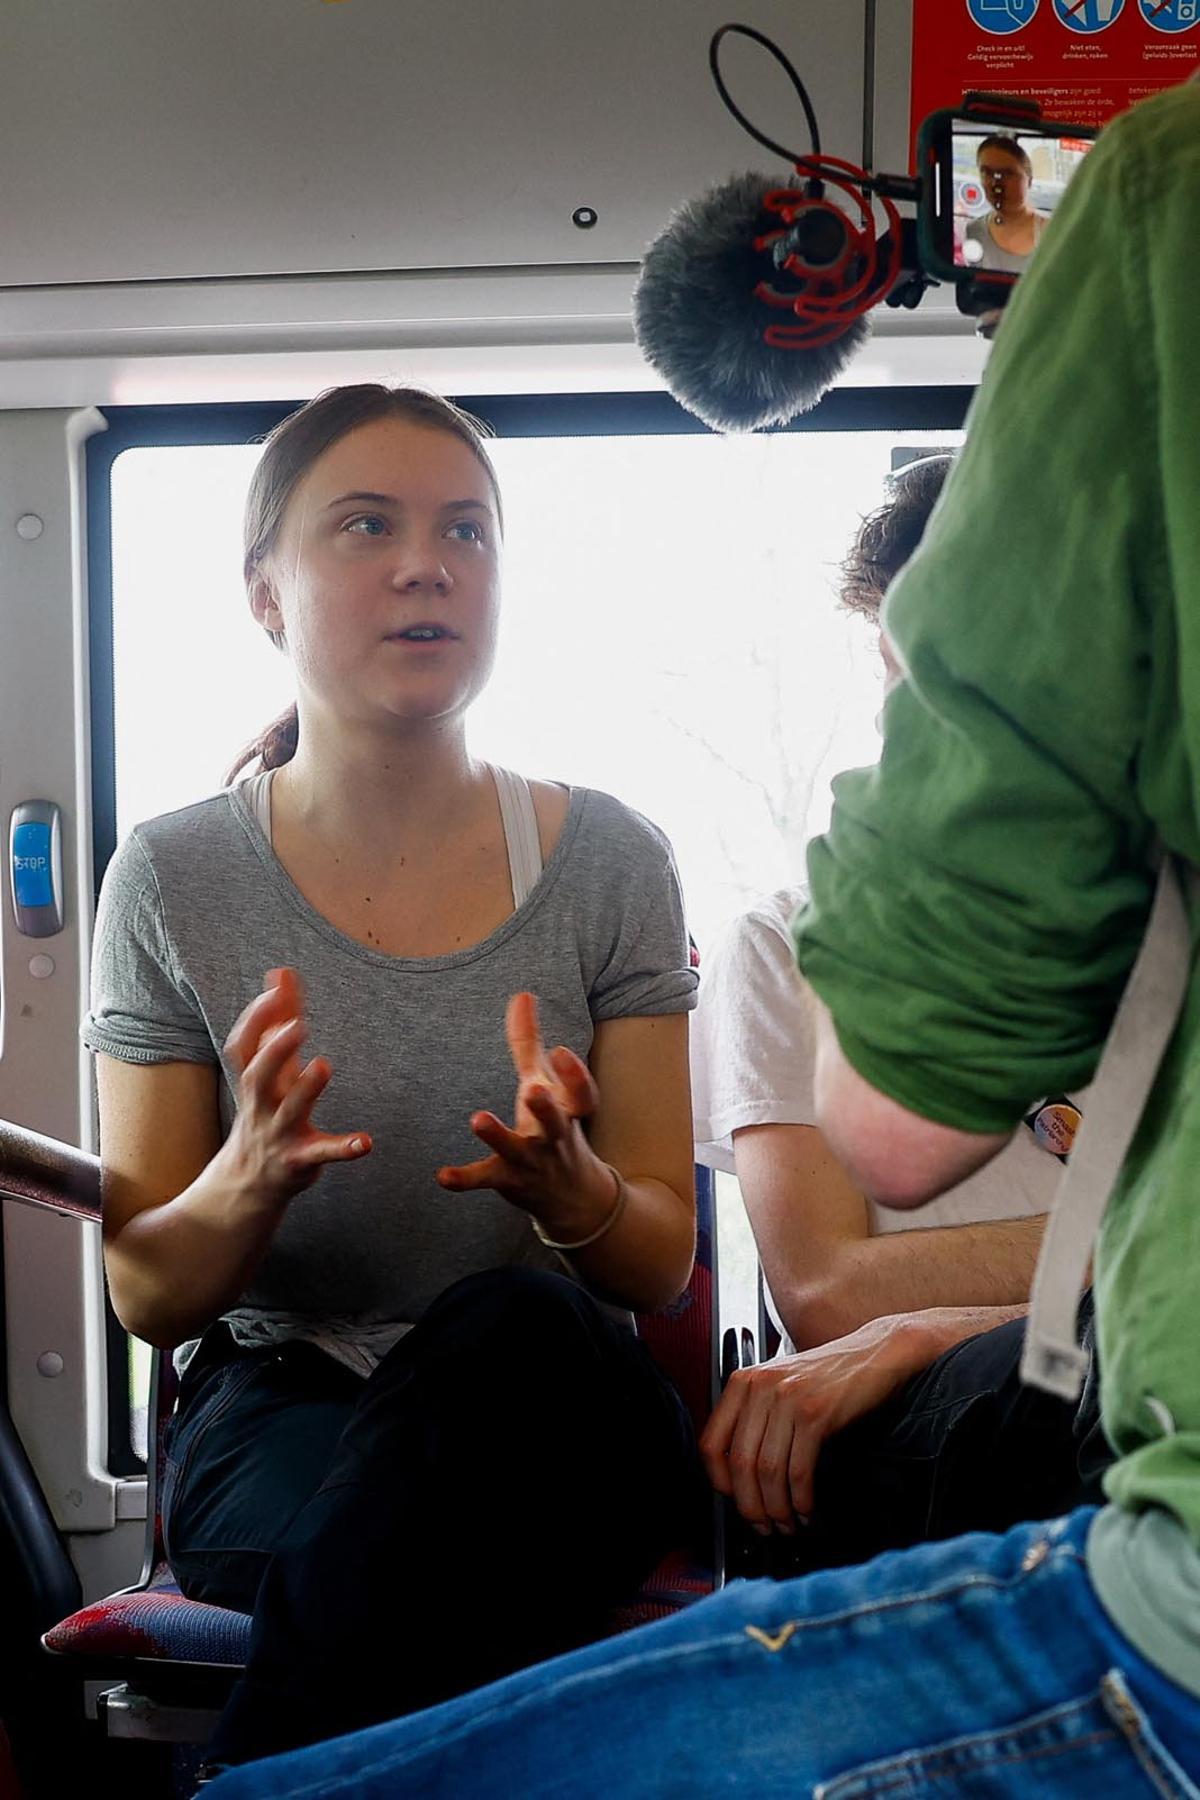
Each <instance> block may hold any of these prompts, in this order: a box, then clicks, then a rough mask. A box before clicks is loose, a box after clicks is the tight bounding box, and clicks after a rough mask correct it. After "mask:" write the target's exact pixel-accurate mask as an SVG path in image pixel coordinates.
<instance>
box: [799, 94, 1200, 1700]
mask: <svg viewBox="0 0 1200 1800" xmlns="http://www.w3.org/2000/svg"><path fill="white" fill-rule="evenodd" d="M1197 216H1200V87H1197V86H1188V87H1182V88H1176V89H1173V90H1171V91H1170V92H1169V93H1166V94H1163V95H1160V96H1159V97H1157V98H1156V99H1153V100H1150V101H1147V102H1145V103H1143V104H1142V105H1140V106H1138V107H1136V108H1135V109H1134V110H1133V111H1132V112H1129V113H1126V114H1125V115H1123V116H1122V117H1121V118H1120V119H1118V120H1117V121H1116V122H1115V123H1114V124H1113V125H1112V126H1111V127H1110V128H1109V129H1108V130H1107V131H1105V133H1104V134H1103V136H1102V138H1101V139H1100V142H1099V143H1098V144H1097V146H1096V148H1095V149H1094V150H1093V151H1092V153H1091V155H1090V156H1089V157H1088V160H1087V162H1086V164H1085V166H1084V168H1083V169H1082V170H1081V172H1080V173H1079V175H1078V176H1077V177H1076V179H1075V181H1074V183H1073V184H1072V187H1071V189H1070V190H1069V192H1068V193H1067V195H1066V196H1065V197H1064V200H1063V202H1062V204H1061V206H1060V208H1059V210H1058V212H1057V214H1056V215H1055V217H1054V219H1053V221H1052V223H1051V225H1050V227H1049V228H1048V230H1047V232H1046V234H1045V237H1044V239H1043V241H1042V244H1041V246H1040V248H1039V250H1038V253H1037V260H1036V263H1035V265H1034V267H1033V269H1032V271H1031V273H1030V274H1029V276H1028V277H1026V278H1025V279H1024V280H1023V281H1022V283H1021V285H1020V289H1019V291H1018V292H1017V294H1016V295H1015V296H1014V299H1013V302H1012V304H1011V306H1010V307H1009V309H1008V314H1007V316H1006V317H1005V319H1004V321H1003V324H1002V326H1001V329H1000V331H999V333H998V335H997V340H996V346H995V349H994V351H993V354H992V357H991V361H990V363H989V366H988V369H987V373H986V377H985V379H984V382H983V384H982V387H981V389H980V392H979V395H978V396H977V399H976V402H975V405H974V407H973V409H972V413H971V417H970V421H969V428H968V440H967V446H966V449H965V450H964V452H963V455H962V458H961V460H960V463H959V465H958V467H957V469H956V470H955V472H954V474H953V476H952V477H951V480H950V482H949V483H948V485H947V487H946V490H945V492H944V493H943V496H942V499H941V501H940V503H939V505H938V507H937V510H936V511H935V513H934V516H933V519H932V520H931V522H930V525H929V528H928V531H927V533H926V537H925V540H924V543H923V545H922V548H921V550H920V552H919V553H918V555H917V557H916V558H915V560H914V561H913V563H912V564H911V565H910V566H909V568H908V569H907V570H906V571H905V573H904V575H903V576H902V577H901V578H900V579H899V581H898V582H897V583H896V584H895V585H894V587H893V589H892V591H891V592H890V593H889V595H888V599H887V604H886V610H885V615H884V616H885V622H886V626H887V630H888V632H889V634H890V636H891V638H892V639H893V641H894V643H895V644H896V646H897V649H898V651H899V653H900V658H901V660H902V662H903V664H904V666H905V669H906V671H907V674H906V679H905V680H904V681H903V682H902V683H901V684H900V685H899V686H898V687H897V689H896V690H895V691H894V692H893V694H892V695H891V696H890V698H889V700H888V702H887V706H886V709H885V715H884V717H885V743H884V750H883V756H882V760H881V762H880V764H879V766H878V768H876V769H874V770H859V771H855V772H853V773H851V774H848V775H843V776H842V777H841V778H840V779H839V781H838V782H837V784H836V787H835V794H836V806H835V810H834V816H833V823H832V825H831V828H830V831H829V833H828V834H827V836H825V837H824V838H821V839H818V840H817V841H816V842H815V843H814V844H813V845H812V846H811V848H810V853H809V875H810V884H811V894H812V899H811V904H810V906H809V907H808V909H807V910H806V911H805V912H804V913H802V914H801V915H800V917H799V919H798V920H797V922H796V946H797V956H798V959H799V962H800V965H801V967H802V968H803V970H804V973H805V975H806V976H807V977H808V979H809V981H810V982H811V983H812V985H813V987H814V988H815V989H816V990H817V992H818V993H819V994H820V995H821V997H822V999H823V1000H824V1001H825V1002H826V1004H827V1005H828V1007H829V1009H830V1011H831V1013H832V1015H833V1018H834V1020H835V1023H836V1027H837V1033H838V1038H839V1040H840V1043H841V1046H842V1049H843V1051H844V1053H845V1055H846V1057H847V1058H848V1060H849V1061H850V1062H851V1064H852V1065H853V1066H854V1068H855V1069H857V1070H858V1072H859V1073H860V1074H861V1075H862V1076H864V1077H865V1078H866V1080H868V1081H869V1082H870V1083H871V1084H872V1085H873V1086H874V1087H876V1088H878V1089H880V1090H881V1091H882V1092H883V1093H885V1094H888V1095H890V1096H891V1097H892V1098H893V1099H895V1100H897V1101H899V1102H900V1103H901V1104H902V1105H904V1106H906V1107H908V1108H910V1109H911V1110H912V1111H914V1112H917V1113H919V1114H921V1115H922V1116H924V1117H926V1118H930V1119H934V1120H938V1121H940V1122H942V1123H944V1124H947V1125H952V1126H957V1127H959V1128H962V1129H965V1130H969V1131H979V1132H991V1131H1002V1130H1006V1129H1008V1128H1010V1127H1012V1126H1014V1125H1015V1124H1016V1123H1017V1122H1018V1121H1019V1120H1020V1119H1021V1117H1022V1116H1023V1114H1024V1113H1025V1112H1026V1111H1027V1110H1028V1107H1029V1105H1030V1103H1031V1102H1033V1101H1035V1100H1036V1099H1037V1098H1039V1097H1040V1096H1041V1095H1043V1094H1046V1093H1050V1092H1065V1091H1069V1090H1074V1089H1076V1088H1079V1087H1081V1086H1083V1085H1084V1084H1085V1083H1086V1082H1087V1081H1088V1080H1089V1078H1090V1077H1091V1075H1092V1073H1093V1071H1094V1069H1095V1066H1096V1063H1097V1061H1098V1059H1099V1055H1100V1052H1101V1049H1102V1047H1103V1044H1104V1040H1105V1037H1106V1036H1107V1033H1108V1030H1109V1027H1110V1025H1111V1023H1112V1018H1113V1014H1114V1011H1115V1009H1116V1005H1117V1002H1118V1000H1119V998H1120V994H1121V991H1122V988H1123V986H1124V983H1125V980H1126V978H1127V976H1128V974H1129V971H1130V968H1131V966H1132V964H1133V961H1134V958H1135V956H1136V953H1137V950H1138V947H1139V944H1140V942H1141V938H1142V935H1143V932H1144V929H1145V924H1146V919H1147V915H1148V912H1149V908H1150V903H1151V899H1152V896H1153V888H1154V876H1153V870H1152V861H1153V857H1154V852H1155V847H1156V845H1158V844H1160V843H1161V844H1163V845H1165V846H1166V847H1167V848H1168V849H1169V850H1171V851H1173V852H1175V853H1176V854H1177V855H1179V856H1180V857H1182V858H1184V859H1186V860H1187V861H1188V862H1190V863H1192V864H1200V234H1198V232H1197V229H1196V220H1197ZM1198 1286H1200V980H1198V979H1197V976H1196V963H1195V958H1194V957H1193V968H1192V978H1191V982H1190V986H1189V993H1188V997H1187V1000H1186V1001H1185V1005H1184V1012H1183V1016H1182V1020H1181V1023H1180V1025H1179V1027H1178V1029H1177V1030H1176V1033H1175V1036H1174V1038H1173V1040H1172V1043H1171V1046H1170V1048H1169V1050H1168V1052H1167V1055H1166V1058H1165V1060H1164V1063H1163V1065H1162V1068H1161V1070H1160V1072H1159V1075H1158V1078H1157V1081H1156V1083H1155V1086H1154V1090H1153V1093H1152V1095H1151V1098H1150V1101H1149V1103H1148V1106H1147V1108H1146V1112H1145V1114H1144V1116H1143V1120H1142V1124H1141V1127H1140V1129H1139V1132H1138V1136H1137V1138H1136V1140H1135V1143H1134V1146H1133V1149H1132V1152H1131V1154H1130V1156H1129V1158H1128V1159H1127V1162H1126V1164H1125V1168H1124V1170H1123V1172H1122V1175H1121V1178H1120V1181H1119V1184H1118V1187H1117V1190H1116V1192H1115V1194H1114V1196H1113V1199H1112V1201H1111V1202H1110V1205H1109V1209H1108V1214H1107V1217H1106V1219H1105V1222H1104V1226H1103V1230H1102V1233H1101V1240H1100V1244H1099V1246H1098V1250H1097V1259H1096V1282H1095V1287H1096V1304H1097V1318H1098V1341H1099V1352H1100V1367H1101V1372H1102V1395H1103V1400H1102V1406H1103V1418H1104V1425H1105V1430H1106V1432H1107V1434H1108V1437H1109V1439H1110V1441H1111V1443H1112V1445H1113V1447H1114V1449H1115V1451H1116V1453H1117V1461H1116V1463H1115V1465H1114V1466H1113V1468H1112V1469H1111V1471H1110V1472H1109V1475H1108V1478H1107V1484H1106V1485H1107V1492H1108V1494H1109V1496H1110V1499H1111V1500H1112V1501H1113V1503H1114V1508H1115V1509H1116V1510H1114V1509H1109V1510H1108V1511H1107V1512H1106V1513H1102V1514H1101V1515H1100V1517H1099V1520H1098V1521H1097V1526H1096V1527H1094V1528H1093V1533H1092V1539H1091V1545H1092V1548H1090V1549H1089V1565H1090V1566H1091V1567H1092V1572H1093V1576H1094V1578H1095V1580H1096V1584H1097V1587H1098V1589H1099V1590H1100V1593H1101V1598H1102V1599H1104V1601H1105V1603H1106V1604H1107V1605H1108V1606H1109V1609H1110V1610H1111V1611H1113V1612H1114V1614H1115V1615H1116V1616H1117V1618H1118V1623H1120V1624H1122V1626H1123V1627H1124V1628H1125V1629H1126V1631H1127V1632H1128V1634H1129V1635H1130V1636H1131V1637H1132V1638H1133V1639H1134V1641H1135V1642H1137V1643H1138V1644H1139V1647H1140V1648H1143V1649H1144V1650H1145V1651H1146V1653H1147V1654H1150V1655H1152V1656H1153V1657H1154V1659H1155V1660H1156V1661H1158V1662H1159V1663H1160V1665H1161V1666H1164V1667H1167V1669H1168V1673H1171V1674H1173V1675H1175V1677H1176V1679H1179V1680H1182V1681H1185V1682H1186V1683H1187V1685H1189V1686H1190V1687H1192V1688H1193V1690H1194V1691H1197V1692H1200V1624H1193V1623H1192V1622H1191V1621H1192V1619H1193V1618H1197V1617H1200V1604H1198V1603H1197V1602H1198V1597H1200V1297H1198V1295H1197V1288H1198ZM1148 1515H1152V1516H1149V1517H1148ZM1122 1570H1123V1571H1124V1572H1123V1573H1122V1572H1121V1571H1122ZM1133 1570H1136V1579H1134V1577H1133V1574H1131V1571H1133ZM1163 1583H1169V1584H1170V1586H1171V1588H1172V1592H1173V1594H1174V1595H1175V1597H1176V1600H1178V1597H1179V1596H1180V1595H1181V1594H1184V1593H1186V1594H1188V1595H1190V1596H1191V1599H1190V1601H1189V1609H1188V1610H1187V1612H1186V1616H1185V1614H1184V1612H1182V1611H1181V1613H1180V1618H1179V1619H1178V1620H1177V1625H1178V1629H1177V1630H1176V1631H1175V1633H1174V1635H1173V1636H1172V1637H1171V1640H1170V1642H1169V1643H1168V1642H1167V1641H1166V1639H1165V1638H1164V1635H1163V1619H1164V1616H1166V1615H1169V1614H1170V1612H1171V1610H1172V1609H1171V1604H1169V1603H1168V1601H1167V1600H1166V1598H1165V1597H1164V1595H1163V1593H1162V1592H1161V1591H1160V1590H1161V1587H1162V1584H1163ZM1148 1584H1149V1585H1148ZM1147 1596H1149V1598H1147ZM1139 1609H1140V1611H1139ZM1135 1613H1136V1614H1137V1615H1138V1616H1137V1617H1135ZM1143 1614H1144V1615H1145V1616H1144V1617H1143V1616H1142V1615H1143Z"/></svg>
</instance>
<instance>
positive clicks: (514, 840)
mask: <svg viewBox="0 0 1200 1800" xmlns="http://www.w3.org/2000/svg"><path fill="white" fill-rule="evenodd" d="M492 779H493V781H494V782H495V783H496V796H497V798H498V800H499V801H500V817H501V820H502V821H503V824H504V838H505V842H506V843H507V845H508V873H509V879H510V880H511V882H512V895H513V906H514V908H515V907H518V906H523V905H524V904H525V902H526V900H528V898H529V896H530V894H532V892H533V890H534V888H535V887H536V886H537V884H538V882H539V881H540V880H541V876H542V846H541V841H540V839H539V838H538V828H537V814H536V813H535V812H534V810H533V795H532V794H531V792H530V791H529V783H528V782H527V781H526V779H525V777H524V776H523V775H514V774H513V772H512V770H511V769H497V768H495V767H493V768H492Z"/></svg>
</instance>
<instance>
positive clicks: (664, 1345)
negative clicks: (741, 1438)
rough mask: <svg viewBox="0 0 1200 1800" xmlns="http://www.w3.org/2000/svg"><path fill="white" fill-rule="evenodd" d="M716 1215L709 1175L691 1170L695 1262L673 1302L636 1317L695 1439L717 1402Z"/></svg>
mask: <svg viewBox="0 0 1200 1800" xmlns="http://www.w3.org/2000/svg"><path fill="white" fill-rule="evenodd" d="M716 1288H717V1233H716V1209H715V1201H714V1195H713V1175H712V1170H711V1169H705V1168H701V1167H700V1165H699V1164H697V1165H696V1261H695V1263H694V1264H693V1267H692V1273H691V1278H690V1280H689V1281H688V1284H687V1286H686V1288H684V1290H683V1292H682V1294H680V1296H679V1298H678V1300H674V1301H672V1303H671V1305H670V1306H665V1307H663V1308H662V1309H661V1311H659V1312H652V1313H639V1314H638V1315H637V1328H638V1336H639V1337H640V1338H641V1339H642V1340H643V1342H644V1343H645V1345H646V1347H647V1349H648V1350H649V1351H650V1354H651V1356H653V1358H654V1360H655V1362H656V1363H657V1364H658V1366H659V1368H660V1369H661V1370H662V1372H663V1374H664V1375H666V1376H667V1377H668V1378H669V1379H670V1380H671V1381H672V1382H673V1383H674V1385H675V1388H676V1391H677V1392H678V1394H679V1395H680V1397H681V1399H682V1400H683V1402H684V1404H685V1406H686V1407H687V1409H688V1412H689V1414H690V1415H691V1420H692V1424H693V1426H694V1427H695V1431H696V1435H697V1437H699V1435H700V1433H701V1432H702V1431H703V1429H704V1426H705V1424H706V1422H707V1420H708V1416H709V1414H710V1413H711V1412H712V1409H713V1405H714V1403H715V1400H716V1396H717V1380H718V1369H717V1345H716V1332H715V1330H714V1312H715V1303H716Z"/></svg>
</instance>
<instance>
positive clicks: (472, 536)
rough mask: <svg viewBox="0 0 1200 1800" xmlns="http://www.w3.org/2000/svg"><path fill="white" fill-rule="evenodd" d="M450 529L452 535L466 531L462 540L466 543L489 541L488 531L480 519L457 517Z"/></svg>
mask: <svg viewBox="0 0 1200 1800" xmlns="http://www.w3.org/2000/svg"><path fill="white" fill-rule="evenodd" d="M449 529H450V535H453V534H454V533H456V532H462V533H464V534H465V535H464V537H463V540H462V541H463V543H464V544H485V543H486V542H487V533H486V532H485V531H484V528H483V526H482V525H481V524H480V523H479V520H478V519H457V520H455V522H454V524H453V525H451V526H450V528H449Z"/></svg>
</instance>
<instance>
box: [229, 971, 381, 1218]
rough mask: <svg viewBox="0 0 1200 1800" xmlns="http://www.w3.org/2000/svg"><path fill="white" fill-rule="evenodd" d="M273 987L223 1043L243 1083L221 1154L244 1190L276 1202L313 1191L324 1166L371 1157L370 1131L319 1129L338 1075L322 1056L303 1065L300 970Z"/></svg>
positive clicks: (272, 979) (270, 978) (278, 974)
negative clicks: (319, 1114) (316, 1119)
mask: <svg viewBox="0 0 1200 1800" xmlns="http://www.w3.org/2000/svg"><path fill="white" fill-rule="evenodd" d="M266 979H267V986H266V988H265V990H264V991H263V992H262V993H261V994H259V996H258V998H257V999H256V1000H252V1001H251V1002H250V1005H249V1006H248V1007H247V1008H246V1010H245V1011H244V1012H243V1013H242V1015H241V1017H240V1018H239V1019H238V1021H237V1024H236V1025H235V1026H234V1028H233V1030H232V1031H231V1032H230V1034H229V1036H228V1038H227V1039H226V1041H225V1051H226V1054H227V1055H228V1057H229V1059H230V1061H231V1062H232V1063H233V1065H234V1067H235V1068H236V1069H237V1070H238V1073H239V1075H240V1077H241V1079H240V1080H239V1082H238V1092H237V1103H238V1110H237V1116H236V1118H235V1119H234V1122H233V1127H232V1129H231V1131H230V1134H229V1137H228V1139H227V1141H226V1144H225V1146H224V1150H223V1155H224V1156H225V1157H226V1158H227V1159H228V1161H229V1162H230V1163H231V1164H232V1166H233V1172H234V1175H235V1179H236V1181H237V1183H238V1186H239V1188H240V1189H241V1190H242V1191H243V1192H246V1193H247V1194H250V1195H253V1196H254V1197H255V1198H256V1199H263V1200H266V1201H268V1202H270V1203H272V1204H275V1205H278V1204H280V1203H285V1204H286V1202H287V1201H289V1200H292V1199H294V1198H295V1196H296V1195H297V1194H300V1193H303V1191H304V1190H305V1188H309V1187H311V1186H312V1185H313V1183H314V1182H315V1181H316V1179H317V1177H318V1176H319V1175H320V1173H321V1170H322V1169H323V1168H324V1167H325V1165H326V1163H331V1162H353V1161H354V1160H356V1159H357V1158H358V1157H360V1156H366V1155H367V1154H368V1153H369V1151H370V1149H371V1140H370V1138H369V1137H368V1136H367V1135H366V1133H365V1132H361V1131H360V1132H353V1133H346V1134H339V1133H333V1132H328V1131H318V1130H317V1128H316V1126H314V1125H313V1123H312V1118H311V1114H312V1109H313V1107H314V1106H315V1105H316V1103H317V1101H318V1100H319V1098H320V1096H321V1094H322V1093H323V1092H324V1089H325V1087H326V1086H327V1085H328V1082H329V1079H330V1077H331V1075H332V1074H333V1069H332V1067H331V1065H330V1064H329V1063H328V1062H327V1061H326V1060H325V1058H324V1057H321V1056H314V1057H313V1059H312V1061H311V1062H310V1063H308V1064H307V1065H306V1066H304V1067H302V1066H301V1063H300V1046H301V1044H302V1043H303V1041H304V1037H305V1024H304V993H303V989H302V987H301V983H300V977H299V975H298V974H297V973H296V971H295V970H294V969H271V970H269V971H268V973H267V978H266Z"/></svg>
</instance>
